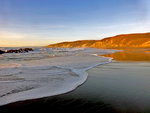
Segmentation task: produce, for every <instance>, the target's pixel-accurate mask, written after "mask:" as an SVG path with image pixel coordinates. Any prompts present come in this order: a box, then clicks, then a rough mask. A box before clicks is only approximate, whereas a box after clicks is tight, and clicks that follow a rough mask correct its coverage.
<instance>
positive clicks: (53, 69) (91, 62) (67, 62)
mask: <svg viewBox="0 0 150 113" xmlns="http://www.w3.org/2000/svg"><path fill="white" fill-rule="evenodd" d="M9 49H16V48H0V50H4V51H5V50H9ZM33 49H34V51H31V52H28V53H6V54H1V55H0V106H1V105H6V104H8V103H12V102H17V101H22V100H29V99H37V98H42V97H48V96H54V95H59V94H63V93H66V92H69V91H72V90H74V89H75V88H77V87H78V86H80V85H81V84H83V83H84V82H85V81H86V79H87V77H88V73H87V70H89V69H91V68H93V67H95V66H98V65H102V64H106V63H110V62H111V60H112V58H110V57H103V56H99V55H104V54H112V53H114V52H117V50H103V49H92V48H55V49H54V48H44V47H36V48H33Z"/></svg>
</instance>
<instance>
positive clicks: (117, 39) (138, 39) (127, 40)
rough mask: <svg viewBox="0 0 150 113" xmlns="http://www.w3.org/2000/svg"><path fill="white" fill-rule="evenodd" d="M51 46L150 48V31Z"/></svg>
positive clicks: (52, 45) (52, 46)
mask: <svg viewBox="0 0 150 113" xmlns="http://www.w3.org/2000/svg"><path fill="white" fill-rule="evenodd" d="M47 47H51V48H57V47H61V48H70V47H76V48H78V47H91V48H150V33H137V34H124V35H117V36H114V37H109V38H104V39H102V40H81V41H73V42H62V43H57V44H51V45H48V46H47Z"/></svg>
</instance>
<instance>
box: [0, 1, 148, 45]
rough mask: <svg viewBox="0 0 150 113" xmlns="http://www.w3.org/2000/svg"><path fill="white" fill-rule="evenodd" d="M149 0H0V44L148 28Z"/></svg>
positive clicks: (71, 38) (86, 37)
mask: <svg viewBox="0 0 150 113" xmlns="http://www.w3.org/2000/svg"><path fill="white" fill-rule="evenodd" d="M149 6H150V2H149V0H0V46H37V45H47V44H50V43H56V42H61V41H74V40H90V39H102V38H104V37H109V36H113V35H117V34H126V33H139V32H140V33H142V32H149V31H150V20H149V19H150V15H149V14H150V8H149Z"/></svg>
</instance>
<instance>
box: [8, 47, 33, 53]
mask: <svg viewBox="0 0 150 113" xmlns="http://www.w3.org/2000/svg"><path fill="white" fill-rule="evenodd" d="M29 51H33V49H32V48H24V49H22V48H20V49H15V50H13V49H11V50H7V51H6V53H26V52H29Z"/></svg>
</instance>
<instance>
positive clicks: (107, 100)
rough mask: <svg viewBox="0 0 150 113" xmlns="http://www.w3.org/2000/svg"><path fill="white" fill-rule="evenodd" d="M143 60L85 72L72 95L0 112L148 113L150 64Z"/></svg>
mask: <svg viewBox="0 0 150 113" xmlns="http://www.w3.org/2000/svg"><path fill="white" fill-rule="evenodd" d="M126 52H127V51H126ZM126 52H124V53H125V54H126ZM131 53H134V51H132V52H131ZM116 54H117V53H116ZM138 54H140V53H138ZM141 54H142V53H141ZM148 54H149V53H148ZM121 55H122V53H121ZM146 55H147V54H146ZM106 56H107V55H106ZM108 56H109V55H108ZM123 56H126V57H129V58H131V57H134V56H131V57H130V56H128V55H123ZM111 57H112V56H111ZM120 57H121V56H120ZM144 57H145V56H144ZM118 58H119V56H118ZM124 58H125V57H124ZM124 58H123V59H124ZM145 58H146V57H145ZM125 59H126V58H125ZM143 59H144V58H141V60H138V61H137V60H134V59H133V60H127V59H126V60H118V61H119V62H118V61H113V62H112V63H110V64H106V65H100V66H97V67H95V68H93V69H90V70H89V71H88V73H89V76H88V80H87V81H86V82H85V83H84V84H83V85H81V86H80V87H78V88H77V89H76V90H74V91H72V92H69V93H66V94H62V95H58V96H53V97H46V98H41V99H35V100H29V101H22V102H17V103H12V104H9V105H6V106H2V107H0V112H1V113H3V112H6V111H9V112H14V111H15V112H28V111H41V112H51V113H60V112H64V113H139V112H140V113H145V112H146V113H148V112H150V107H149V106H150V74H149V73H150V63H149V61H146V60H143ZM116 60H117V59H116Z"/></svg>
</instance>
